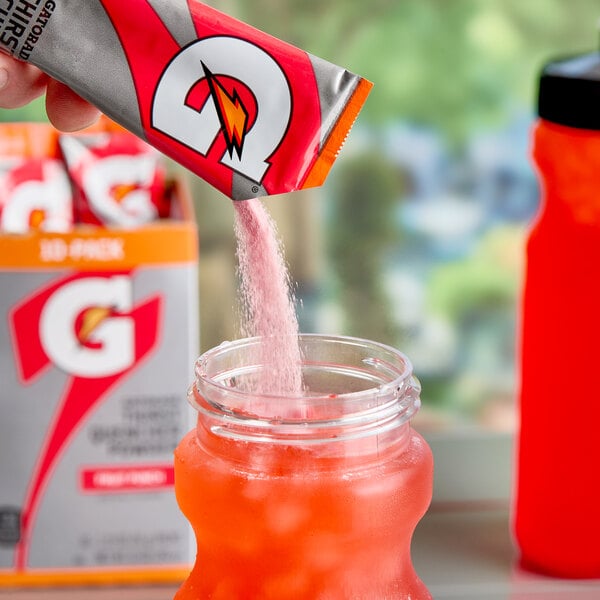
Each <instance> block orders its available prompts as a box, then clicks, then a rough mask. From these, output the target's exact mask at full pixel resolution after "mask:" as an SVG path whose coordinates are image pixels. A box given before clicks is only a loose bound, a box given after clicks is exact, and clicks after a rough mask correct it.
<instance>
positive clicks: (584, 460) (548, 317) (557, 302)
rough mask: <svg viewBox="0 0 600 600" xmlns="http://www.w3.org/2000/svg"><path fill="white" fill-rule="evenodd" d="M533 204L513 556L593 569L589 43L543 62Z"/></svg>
mask: <svg viewBox="0 0 600 600" xmlns="http://www.w3.org/2000/svg"><path fill="white" fill-rule="evenodd" d="M538 114H539V117H540V118H539V120H538V122H537V123H536V126H535V131H534V140H533V157H534V160H535V163H536V165H537V170H538V176H539V180H540V183H541V188H542V203H541V208H540V211H539V214H538V217H537V219H536V221H535V223H534V224H533V227H532V229H531V231H530V235H529V240H528V244H527V267H526V273H525V285H524V295H523V304H522V318H521V321H522V326H521V329H522V331H521V352H520V361H521V369H520V371H521V373H520V377H521V386H520V387H521V389H520V405H519V412H520V430H519V434H518V453H517V461H518V462H517V477H516V489H515V503H514V530H515V539H516V542H517V545H518V548H519V551H520V555H521V563H522V565H523V566H525V567H527V568H529V569H531V570H535V571H539V572H543V573H546V574H550V575H554V576H559V577H573V578H580V577H581V578H583V577H586V578H587V577H594V578H597V577H600V544H599V540H600V511H599V510H598V509H599V507H600V485H599V479H598V464H599V463H600V436H599V435H598V424H599V423H600V380H599V379H598V378H597V377H596V374H597V370H598V357H599V352H598V340H600V284H599V281H600V279H599V273H600V53H592V54H587V55H582V56H576V57H571V58H568V59H564V60H558V61H553V62H551V63H549V64H548V65H546V67H545V68H544V69H543V71H542V75H541V79H540V86H539V100H538Z"/></svg>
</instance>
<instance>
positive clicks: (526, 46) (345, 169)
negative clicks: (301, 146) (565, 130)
mask: <svg viewBox="0 0 600 600" xmlns="http://www.w3.org/2000/svg"><path fill="white" fill-rule="evenodd" d="M210 4H212V5H214V6H216V7H217V8H220V9H221V10H224V11H225V12H228V13H230V14H232V15H234V16H237V17H239V18H241V19H243V20H245V21H247V22H249V23H251V24H252V25H255V26H256V27H258V28H260V29H263V30H265V31H267V32H269V33H272V34H273V35H275V36H277V37H281V38H283V39H285V40H287V41H290V42H292V43H294V44H295V45H298V46H300V47H302V48H304V49H306V50H308V51H309V52H311V53H313V54H316V55H318V56H321V57H322V58H326V59H328V60H330V61H331V62H334V63H336V64H340V65H343V66H345V67H347V68H349V69H350V70H352V71H354V72H357V73H359V74H361V75H363V76H365V77H366V78H368V79H370V80H371V81H373V82H374V83H375V88H374V90H373V92H372V94H371V96H370V98H369V100H368V102H367V105H366V107H365V109H364V111H363V113H362V114H361V116H360V118H359V120H358V122H357V125H356V126H355V129H354V130H353V133H352V135H351V136H350V138H349V140H348V142H347V144H346V146H345V148H344V150H343V152H342V153H341V155H340V158H339V159H338V162H337V163H336V165H335V166H334V169H333V170H332V173H331V175H330V178H329V179H328V181H327V182H326V184H325V185H324V186H323V187H322V188H321V189H318V190H310V191H304V192H300V193H296V194H293V195H291V196H290V197H288V198H281V197H280V198H273V199H269V200H267V201H266V204H267V205H268V207H269V210H270V211H271V213H272V214H273V216H274V218H275V220H276V221H277V224H278V228H279V231H280V234H281V237H282V239H283V243H284V246H285V250H286V257H287V260H288V262H289V265H290V270H291V274H292V279H293V280H294V281H295V282H296V296H297V298H298V313H299V317H300V323H301V329H302V330H303V331H319V332H335V333H345V334H350V335H358V336H363V337H369V338H373V339H377V340H380V341H383V342H387V343H389V344H392V345H394V346H397V347H399V348H401V349H403V350H404V351H405V352H406V353H407V354H408V355H409V356H410V357H411V359H412V360H413V363H414V365H415V370H416V373H417V375H418V376H419V378H420V379H421V382H422V384H423V405H424V407H423V409H422V411H421V413H420V416H419V419H420V421H421V424H422V426H423V427H428V428H430V429H435V430H439V429H442V430H443V429H446V428H449V427H453V428H477V429H482V428H483V429H489V430H509V431H510V430H511V429H512V428H513V427H514V412H515V411H514V400H515V393H516V385H515V373H516V369H515V366H516V365H515V362H516V352H515V349H516V344H517V342H516V337H517V333H516V332H517V319H518V305H519V293H520V283H521V275H522V267H523V244H524V239H525V235H526V230H527V227H528V225H529V223H530V222H531V220H532V218H534V216H535V213H536V210H537V207H538V184H537V181H536V178H535V172H534V170H533V167H532V165H531V163H530V160H529V134H530V131H531V126H532V123H533V121H534V119H535V114H534V113H535V94H536V85H537V77H538V73H539V70H540V68H541V66H542V65H543V64H544V63H545V62H546V61H548V60H549V59H551V58H554V57H556V56H560V55H564V54H575V53H580V52H589V51H591V50H595V49H597V46H598V40H597V37H598V33H597V28H596V23H597V20H598V17H600V6H599V4H598V1H597V0H569V2H565V1H564V0H370V1H369V2H365V1H364V0H360V1H359V0H329V1H328V2H322V1H320V0H253V1H252V2H249V1H245V2H244V1H242V0H222V1H213V2H210ZM44 118H45V117H44V110H43V101H41V100H40V101H39V102H35V103H33V104H31V105H29V106H27V107H24V108H22V109H18V110H14V111H7V110H0V120H4V121H8V120H41V119H44ZM186 177H189V179H190V182H191V184H192V187H193V191H194V200H195V205H196V210H197V216H198V223H199V228H200V239H201V242H200V243H201V260H200V299H201V307H200V310H201V347H202V349H207V348H208V347H211V346H213V345H215V344H217V343H219V342H220V341H221V340H223V339H226V338H231V337H233V336H235V335H236V323H235V321H236V319H235V314H236V303H235V283H236V282H235V255H234V253H235V248H234V240H233V226H232V224H233V211H232V207H231V204H230V203H229V202H228V200H227V199H225V198H223V197H222V196H220V195H219V194H218V193H217V192H214V191H213V190H212V189H210V188H209V187H208V186H207V185H206V184H204V182H202V181H201V180H199V179H197V178H195V177H193V176H191V175H189V174H186Z"/></svg>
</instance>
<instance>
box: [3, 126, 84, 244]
mask: <svg viewBox="0 0 600 600" xmlns="http://www.w3.org/2000/svg"><path fill="white" fill-rule="evenodd" d="M72 227H73V201H72V193H71V183H70V181H69V178H68V176H67V171H66V169H65V166H64V164H63V163H62V161H61V160H60V157H59V156H58V153H57V146H56V134H55V132H54V131H52V130H51V129H50V128H47V127H44V126H43V125H42V124H36V123H18V124H17V123H15V124H10V123H9V124H2V125H0V231H2V232H7V233H26V232H28V231H32V230H39V231H45V232H61V233H62V232H66V231H70V230H71V229H72Z"/></svg>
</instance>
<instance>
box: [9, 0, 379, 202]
mask: <svg viewBox="0 0 600 600" xmlns="http://www.w3.org/2000/svg"><path fill="white" fill-rule="evenodd" d="M16 24H18V25H19V27H15V25H16ZM15 32H17V33H15ZM0 46H3V47H4V49H5V50H7V51H8V52H9V53H11V54H13V55H14V56H16V57H17V58H20V59H21V60H26V61H28V62H31V63H32V64H35V65H36V66H38V67H39V68H41V69H42V70H43V71H45V72H46V73H48V74H49V75H51V76H52V77H54V78H56V79H59V80H60V81H62V82H63V83H65V84H67V85H69V86H70V87H71V88H73V89H74V90H75V91H76V92H77V93H78V94H79V95H80V96H82V97H83V98H85V99H86V100H88V101H90V102H92V103H93V104H95V105H96V106H98V108H100V110H102V111H103V112H104V113H105V114H107V115H108V116H109V117H111V118H112V119H113V120H114V121H116V122H117V123H120V124H121V125H122V126H124V127H126V128H127V129H129V130H130V131H132V132H133V133H135V134H136V135H138V136H139V137H141V138H142V139H144V140H145V141H147V142H149V143H150V144H151V145H153V146H155V147H156V148H157V149H159V150H160V151H162V152H164V153H165V154H167V155H168V156H170V157H171V158H173V159H174V160H176V161H178V162H179V163H181V164H183V165H184V166H186V167H187V168H189V169H190V170H191V171H193V172H194V173H196V174H197V175H199V176H200V177H202V178H203V179H205V180H206V181H208V182H209V183H210V184H212V185H213V186H215V187H216V188H218V189H219V190H221V191H222V192H223V193H225V194H226V195H227V196H229V197H230V198H232V199H234V200H244V199H249V198H253V197H257V196H264V195H270V194H279V193H284V192H290V191H294V190H298V189H302V188H307V187H314V186H318V185H321V184H322V183H323V181H324V180H325V177H326V175H327V173H328V171H329V169H330V168H331V165H332V164H333V162H334V161H335V158H336V156H337V153H338V152H339V150H340V148H341V146H342V144H343V142H344V140H345V137H346V135H347V133H348V131H349V130H350V127H351V126H352V124H353V122H354V120H355V119H356V116H357V115H358V112H359V111H360V109H361V107H362V105H363V103H364V102H365V100H366V98H367V96H368V94H369V91H370V89H371V87H372V85H371V83H369V82H368V81H366V80H364V79H363V78H361V77H359V76H357V75H354V74H352V73H350V72H348V71H346V70H345V69H343V68H341V67H338V66H336V65H333V64H331V63H328V62H326V61H324V60H322V59H319V58H317V57H315V56H312V55H310V54H308V53H307V52H304V51H303V50H300V49H298V48H296V47H294V46H292V45H290V44H287V43H286V42H283V41H281V40H278V39H277V38H274V37H272V36H269V35H268V34H265V33H263V32H261V31H258V30H256V29H254V28H252V27H250V26H249V25H246V24H244V23H241V22H240V21H237V20H235V19H233V18H232V17H229V16H227V15H225V14H223V13H221V12H219V11H217V10H215V9H214V8H211V7H209V6H207V5H205V4H203V3H201V2H198V1H197V0H128V1H127V2H123V1H122V0H86V2H79V1H76V0H46V1H43V0H42V1H41V2H39V3H38V4H37V6H35V7H34V6H33V4H32V3H31V2H26V1H25V0H13V1H11V2H6V0H0Z"/></svg>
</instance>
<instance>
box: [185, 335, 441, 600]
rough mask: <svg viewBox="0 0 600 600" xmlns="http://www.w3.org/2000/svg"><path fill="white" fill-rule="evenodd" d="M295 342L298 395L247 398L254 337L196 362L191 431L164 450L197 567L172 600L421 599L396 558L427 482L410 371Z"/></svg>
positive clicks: (338, 341)
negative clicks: (171, 455) (171, 451)
mask: <svg viewBox="0 0 600 600" xmlns="http://www.w3.org/2000/svg"><path fill="white" fill-rule="evenodd" d="M299 342H300V349H301V355H302V364H301V365H300V367H301V369H302V376H303V381H304V391H303V394H302V395H301V396H298V395H295V396H291V397H265V396H264V395H263V396H259V395H256V394H253V392H252V388H253V385H252V382H253V381H255V378H256V376H257V374H259V373H260V371H261V369H262V368H263V366H262V365H260V364H259V363H258V362H257V360H256V357H257V356H260V353H259V352H257V348H258V346H259V344H260V340H258V339H256V338H255V339H247V340H239V341H236V342H231V343H225V344H223V345H221V346H219V347H217V348H215V349H213V350H210V351H209V352H207V353H206V354H204V355H203V356H202V357H200V359H199V360H198V363H197V365H196V375H197V378H196V381H195V383H194V384H193V386H192V387H191V389H190V396H189V397H190V401H191V403H192V405H193V406H194V407H195V408H196V409H197V410H198V425H197V427H196V429H195V430H193V431H191V432H190V433H189V434H188V435H187V436H185V437H184V439H183V440H182V441H181V443H180V445H179V447H178V448H177V450H176V452H175V491H176V496H177V500H178V502H179V505H180V508H181V510H182V511H183V513H184V514H185V515H186V517H187V518H188V520H189V521H190V523H191V524H192V526H193V528H194V532H195V535H196V540H197V557H196V563H195V565H194V568H193V570H192V572H191V574H190V576H189V578H188V579H187V580H186V581H185V582H184V584H183V585H182V587H181V588H180V590H179V591H178V593H177V595H176V596H175V598H176V600H201V599H205V598H212V599H214V600H232V599H234V598H235V599H246V598H247V599H260V600H270V599H273V600H284V599H287V598H289V599H294V600H317V599H323V600H346V599H348V600H349V599H355V598H359V599H364V600H392V599H405V600H408V599H409V598H410V599H411V600H427V599H430V598H431V595H430V594H429V592H428V591H427V589H426V587H425V585H424V584H423V583H422V581H421V580H420V579H419V578H418V576H417V574H416V573H415V570H414V568H413V565H412V562H411V557H410V543H411V537H412V534H413V531H414V528H415V526H416V525H417V523H418V521H419V519H420V518H421V517H422V516H423V514H424V513H425V511H426V510H427V508H428V506H429V503H430V500H431V491H432V474H433V459H432V455H431V451H430V449H429V447H428V445H427V444H426V442H425V441H424V440H423V438H422V437H421V436H420V435H419V434H418V433H417V432H415V431H414V430H412V429H411V427H410V418H411V416H412V415H413V414H414V413H415V412H416V411H417V410H418V407H419V403H420V400H419V392H420V386H419V384H418V382H417V381H416V379H415V378H414V377H413V376H412V367H411V365H410V362H409V361H408V359H407V358H406V357H405V356H404V355H403V354H401V353H400V352H398V351H397V350H395V349H393V348H390V347H388V346H384V345H381V344H377V343H375V342H371V341H366V340H359V339H355V338H347V337H340V336H321V335H302V336H300V338H299Z"/></svg>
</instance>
